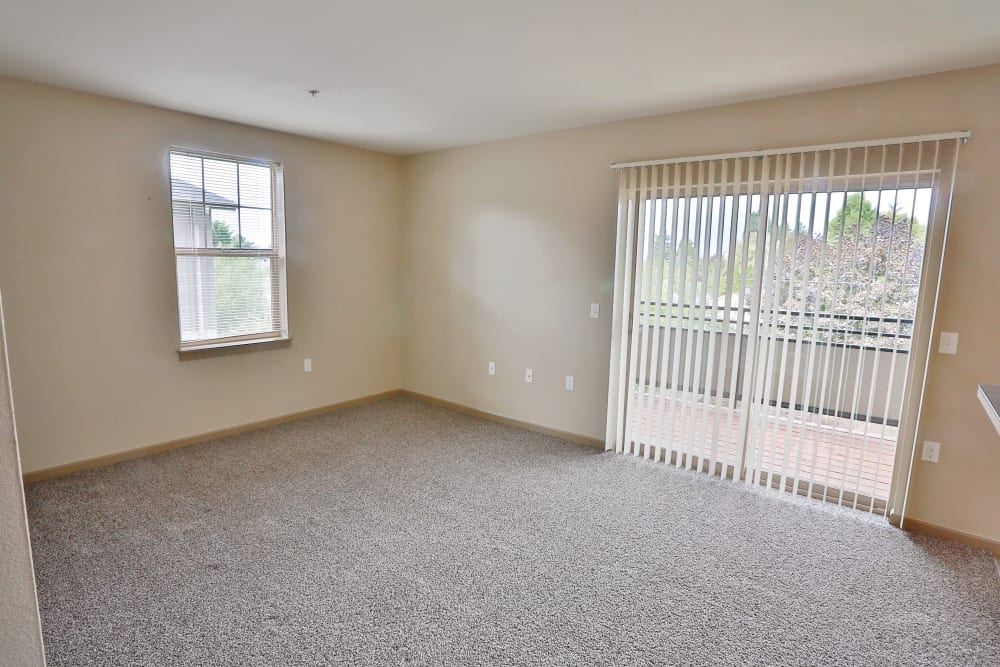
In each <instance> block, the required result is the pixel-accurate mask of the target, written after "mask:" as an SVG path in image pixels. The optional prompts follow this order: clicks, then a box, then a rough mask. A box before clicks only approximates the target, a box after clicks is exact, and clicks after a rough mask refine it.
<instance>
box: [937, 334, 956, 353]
mask: <svg viewBox="0 0 1000 667" xmlns="http://www.w3.org/2000/svg"><path fill="white" fill-rule="evenodd" d="M938 352H940V353H941V354H958V334H957V333H952V332H951V331H942V332H941V344H940V345H938Z"/></svg>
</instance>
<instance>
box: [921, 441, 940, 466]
mask: <svg viewBox="0 0 1000 667" xmlns="http://www.w3.org/2000/svg"><path fill="white" fill-rule="evenodd" d="M940 455H941V443H940V442H931V441H930V440H924V451H923V453H922V454H921V456H920V458H921V459H922V460H924V461H929V462H931V463H937V462H938V457H939V456H940Z"/></svg>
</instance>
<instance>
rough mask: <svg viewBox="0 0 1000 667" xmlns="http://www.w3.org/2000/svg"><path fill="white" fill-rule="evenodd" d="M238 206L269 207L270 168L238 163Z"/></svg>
mask: <svg viewBox="0 0 1000 667" xmlns="http://www.w3.org/2000/svg"><path fill="white" fill-rule="evenodd" d="M240 206H253V207H255V208H271V168H270V167H261V166H259V165H255V164H241V165H240Z"/></svg>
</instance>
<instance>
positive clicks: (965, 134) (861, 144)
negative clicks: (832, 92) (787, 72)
mask: <svg viewBox="0 0 1000 667" xmlns="http://www.w3.org/2000/svg"><path fill="white" fill-rule="evenodd" d="M971 136H972V132H970V131H969V130H961V131H959V132H943V133H941V134H924V135H920V136H915V137H895V138H893V139H878V140H875V141H848V142H843V143H839V144H821V145H818V146H795V147H793V148H772V149H769V150H759V151H743V152H740V153H719V154H718V155H693V156H690V157H675V158H666V159H664V160H645V161H641V162H614V163H612V164H611V168H612V169H625V168H626V167H652V166H656V165H661V164H680V163H683V162H704V161H708V160H727V159H730V158H741V157H763V156H765V155H783V154H785V153H814V152H817V151H831V150H840V149H844V148H870V147H872V146H891V145H893V144H915V143H918V142H922V141H946V140H948V139H960V140H961V141H962V143H963V144H964V143H965V142H966V141H968V139H969V137H971Z"/></svg>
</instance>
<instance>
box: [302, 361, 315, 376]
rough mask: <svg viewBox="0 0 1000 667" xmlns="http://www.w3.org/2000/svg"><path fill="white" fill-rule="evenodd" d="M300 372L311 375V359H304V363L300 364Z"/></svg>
mask: <svg viewBox="0 0 1000 667" xmlns="http://www.w3.org/2000/svg"><path fill="white" fill-rule="evenodd" d="M302 370H304V371H305V372H306V373H312V370H313V360H312V359H306V360H305V361H304V362H302Z"/></svg>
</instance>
